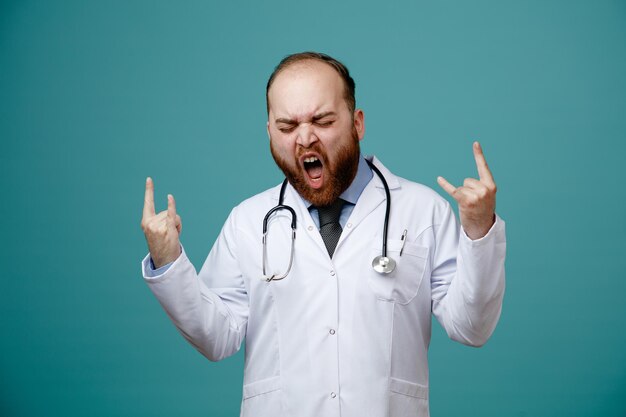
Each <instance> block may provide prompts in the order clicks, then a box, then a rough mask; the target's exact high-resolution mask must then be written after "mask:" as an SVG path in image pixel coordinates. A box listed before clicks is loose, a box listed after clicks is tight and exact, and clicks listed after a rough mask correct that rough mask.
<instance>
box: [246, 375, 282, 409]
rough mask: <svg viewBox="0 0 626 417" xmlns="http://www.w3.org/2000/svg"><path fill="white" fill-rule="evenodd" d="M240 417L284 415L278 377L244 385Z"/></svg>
mask: <svg viewBox="0 0 626 417" xmlns="http://www.w3.org/2000/svg"><path fill="white" fill-rule="evenodd" d="M241 415H242V416H243V417H248V416H254V417H266V416H267V417H269V416H272V417H276V416H282V415H284V408H283V400H282V390H281V380H280V376H274V377H271V378H266V379H262V380H260V381H255V382H252V383H250V384H245V385H244V386H243V402H242V405H241Z"/></svg>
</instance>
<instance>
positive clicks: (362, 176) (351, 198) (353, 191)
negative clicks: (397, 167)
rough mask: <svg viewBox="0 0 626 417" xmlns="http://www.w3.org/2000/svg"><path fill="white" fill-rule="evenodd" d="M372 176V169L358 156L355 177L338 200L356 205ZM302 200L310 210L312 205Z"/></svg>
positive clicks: (361, 156)
mask: <svg viewBox="0 0 626 417" xmlns="http://www.w3.org/2000/svg"><path fill="white" fill-rule="evenodd" d="M373 175H374V174H373V173H372V169H371V168H370V167H369V165H367V162H365V158H363V155H359V166H358V168H357V171H356V175H355V176H354V179H353V180H352V183H351V184H350V186H349V187H348V188H346V190H345V191H344V192H343V193H341V195H340V196H339V198H341V199H342V200H344V201H346V202H347V203H350V204H354V205H356V202H357V201H358V200H359V197H360V196H361V193H362V192H363V190H364V189H365V186H366V185H367V183H369V182H370V180H371V179H372V176H373ZM301 198H302V197H301ZM302 200H303V201H304V205H305V206H306V207H307V208H310V207H311V206H312V205H313V204H312V203H310V202H309V201H307V200H305V199H304V198H302Z"/></svg>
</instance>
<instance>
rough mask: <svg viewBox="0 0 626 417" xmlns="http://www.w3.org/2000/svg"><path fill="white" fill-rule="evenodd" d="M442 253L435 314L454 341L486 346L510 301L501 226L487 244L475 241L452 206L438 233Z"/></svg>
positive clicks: (434, 288) (437, 255)
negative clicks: (506, 298) (461, 226)
mask: <svg viewBox="0 0 626 417" xmlns="http://www.w3.org/2000/svg"><path fill="white" fill-rule="evenodd" d="M434 232H435V239H436V247H435V252H434V256H433V271H432V275H431V295H432V310H433V314H434V315H435V317H437V320H438V321H439V323H441V325H442V326H443V327H444V329H445V330H446V332H447V333H448V336H449V337H450V338H451V339H452V340H456V341H458V342H461V343H463V344H466V345H470V346H477V347H478V346H482V345H483V344H485V343H486V342H487V340H488V339H489V337H490V336H491V334H492V333H493V331H494V329H495V327H496V324H497V323H498V319H499V318H500V312H501V311H502V300H503V297H504V283H505V273H504V260H505V255H506V237H505V224H504V221H503V220H502V219H501V218H500V217H499V216H497V215H496V221H495V223H494V224H493V226H492V227H491V229H490V230H489V232H488V233H487V234H486V235H485V236H484V237H482V238H480V239H477V240H471V239H470V238H468V237H467V235H466V234H465V232H464V231H463V230H462V229H459V226H458V224H457V222H456V218H455V216H454V213H453V211H452V208H451V207H450V205H449V204H447V203H446V209H445V212H444V215H443V216H442V221H441V223H440V224H438V225H435V228H434Z"/></svg>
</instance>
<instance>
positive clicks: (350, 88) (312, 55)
mask: <svg viewBox="0 0 626 417" xmlns="http://www.w3.org/2000/svg"><path fill="white" fill-rule="evenodd" d="M302 61H320V62H324V63H326V64H328V65H330V66H331V67H333V68H334V69H335V71H337V73H338V74H339V76H340V77H341V79H342V80H343V84H344V87H345V91H344V98H345V99H346V103H347V104H348V109H349V110H350V111H351V112H353V111H354V109H355V108H356V99H355V98H354V89H355V84H354V80H353V79H352V77H351V76H350V71H348V67H346V66H345V65H344V64H342V63H341V62H339V61H337V60H336V59H335V58H333V57H331V56H328V55H326V54H323V53H320V52H299V53H297V54H291V55H287V56H286V57H284V58H283V59H282V61H280V62H279V63H278V65H277V66H276V68H274V72H272V75H270V78H269V80H267V87H266V88H265V102H266V104H267V114H269V113H270V98H269V91H270V87H271V86H272V84H273V83H274V79H275V78H276V76H277V75H278V74H280V73H281V72H282V71H283V70H284V69H286V68H288V67H290V66H291V65H293V64H295V63H298V62H302Z"/></svg>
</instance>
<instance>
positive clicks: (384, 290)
mask: <svg viewBox="0 0 626 417" xmlns="http://www.w3.org/2000/svg"><path fill="white" fill-rule="evenodd" d="M401 248H402V241H401V240H392V239H389V240H388V241H387V257H389V258H392V259H393V260H394V261H395V262H396V268H395V269H394V270H393V272H391V273H389V274H381V273H378V272H376V271H374V270H373V269H372V268H371V266H370V268H369V270H370V273H369V279H368V281H369V286H370V288H371V290H372V291H373V292H374V293H375V294H376V296H377V297H378V299H380V300H384V301H392V302H395V303H398V304H407V303H409V302H410V301H411V300H412V299H413V298H415V295H416V294H417V290H418V289H419V286H420V283H421V282H422V277H423V276H424V271H425V269H426V262H427V259H428V248H427V247H424V246H419V245H416V244H415V243H410V242H405V244H404V248H403V249H402V256H400V249H401ZM381 252H382V250H381V246H380V245H377V246H376V247H375V248H373V249H372V251H371V253H372V257H371V259H374V257H376V256H378V255H380V254H381Z"/></svg>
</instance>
